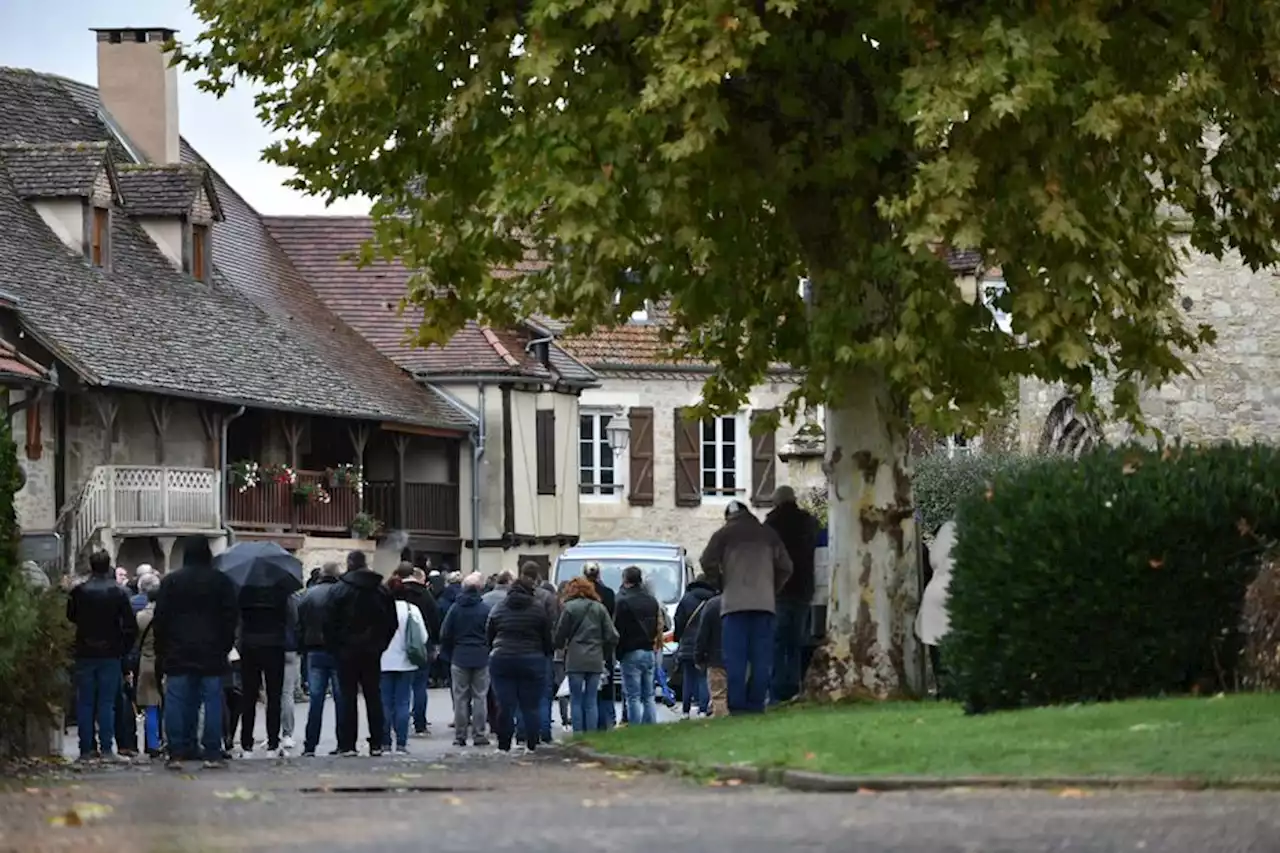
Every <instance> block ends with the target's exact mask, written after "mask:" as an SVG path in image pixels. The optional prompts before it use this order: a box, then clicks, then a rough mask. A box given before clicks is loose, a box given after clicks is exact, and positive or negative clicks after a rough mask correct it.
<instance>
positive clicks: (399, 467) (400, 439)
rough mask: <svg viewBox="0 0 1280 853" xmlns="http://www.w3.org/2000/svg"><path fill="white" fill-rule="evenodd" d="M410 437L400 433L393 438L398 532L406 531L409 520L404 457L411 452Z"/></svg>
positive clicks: (396, 524)
mask: <svg viewBox="0 0 1280 853" xmlns="http://www.w3.org/2000/svg"><path fill="white" fill-rule="evenodd" d="M409 438H410V437H409V436H408V435H406V434H405V433H402V432H398V433H396V434H395V436H393V438H392V441H393V442H394V443H395V446H396V517H395V526H396V529H397V530H404V529H405V521H406V519H407V518H408V509H409V508H408V506H407V503H408V490H407V489H406V488H405V480H404V457H405V453H406V452H407V451H408V450H409Z"/></svg>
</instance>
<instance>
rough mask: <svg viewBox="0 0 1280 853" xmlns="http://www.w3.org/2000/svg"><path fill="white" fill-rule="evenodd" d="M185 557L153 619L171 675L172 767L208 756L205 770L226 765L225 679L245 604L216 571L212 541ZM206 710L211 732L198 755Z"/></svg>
mask: <svg viewBox="0 0 1280 853" xmlns="http://www.w3.org/2000/svg"><path fill="white" fill-rule="evenodd" d="M183 554H184V565H183V567H182V568H181V569H178V570H177V571H175V572H170V573H169V574H168V575H167V576H166V577H165V579H164V580H163V581H161V583H160V591H159V593H157V595H156V611H155V616H153V617H152V619H151V633H152V635H153V636H154V637H155V649H156V661H157V662H158V664H159V667H160V670H161V671H162V672H163V673H164V676H165V694H164V698H165V703H164V716H165V729H166V731H167V732H168V735H169V761H168V764H167V766H168V767H169V768H170V769H173V770H181V769H182V762H183V761H193V760H195V759H196V758H198V757H201V756H202V757H203V758H204V762H205V766H206V767H209V768H215V767H224V766H226V762H225V761H224V759H223V756H222V743H223V732H222V675H223V673H225V672H226V671H227V670H228V668H229V664H228V660H227V658H228V656H229V655H230V654H231V650H232V649H233V648H234V647H235V642H236V628H237V626H238V624H239V621H240V605H239V601H238V598H237V595H236V586H235V584H234V583H232V581H231V579H230V578H228V577H227V576H226V575H224V574H223V573H222V572H219V571H218V570H217V569H215V568H214V567H213V554H212V553H211V552H210V550H209V540H208V539H206V538H204V537H203V536H199V537H194V536H193V537H190V538H188V539H187V541H186V544H185V547H184V548H183ZM201 705H203V706H204V732H203V733H202V736H201V738H200V744H199V746H200V747H201V749H199V750H198V749H197V744H196V726H197V723H198V719H199V716H200V707H201Z"/></svg>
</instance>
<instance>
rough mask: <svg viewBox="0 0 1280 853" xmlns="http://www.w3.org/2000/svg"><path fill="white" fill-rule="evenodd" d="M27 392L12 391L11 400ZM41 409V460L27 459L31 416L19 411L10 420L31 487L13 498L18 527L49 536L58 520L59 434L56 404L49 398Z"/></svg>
mask: <svg viewBox="0 0 1280 853" xmlns="http://www.w3.org/2000/svg"><path fill="white" fill-rule="evenodd" d="M22 394H23V392H21V391H12V392H10V400H12V401H13V402H17V401H18V400H20V399H22ZM39 406H40V448H41V453H40V458H39V459H30V458H28V457H27V413H26V411H25V410H24V411H20V412H17V413H16V414H15V415H14V416H13V419H12V420H11V421H10V424H11V428H12V430H13V441H14V444H16V445H17V448H18V464H19V465H21V466H22V470H23V471H24V472H26V475H27V484H26V485H25V486H23V487H22V489H21V490H19V491H18V493H17V494H15V495H14V496H13V503H14V510H15V513H16V514H17V517H18V526H19V527H20V528H21V529H22V531H23V532H24V533H47V532H49V531H51V530H53V526H54V522H55V521H56V520H57V517H58V508H57V506H56V505H55V496H54V488H53V483H54V464H55V460H56V459H57V446H58V439H57V436H58V433H57V428H56V424H55V423H54V419H53V401H52V399H51V398H50V397H49V396H48V395H46V397H45V399H43V400H41V401H40V403H39Z"/></svg>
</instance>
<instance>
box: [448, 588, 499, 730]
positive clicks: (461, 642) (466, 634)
mask: <svg viewBox="0 0 1280 853" xmlns="http://www.w3.org/2000/svg"><path fill="white" fill-rule="evenodd" d="M483 583H484V580H483V578H482V577H481V575H480V573H479V572H476V573H475V574H472V575H468V576H467V577H466V578H465V579H464V580H463V582H462V594H461V595H459V596H458V598H457V599H456V600H455V601H454V602H453V607H450V608H449V615H448V616H446V617H444V625H443V626H442V627H441V629H440V648H441V651H443V652H444V653H446V654H448V656H449V662H450V667H449V668H450V676H451V678H452V679H453V743H454V745H455V746H466V745H467V731H468V728H469V729H470V731H471V738H472V740H471V742H472V743H473V744H474V745H475V746H488V745H489V739H488V738H487V737H485V731H486V728H485V727H486V725H487V724H488V703H487V701H486V699H487V697H488V695H489V640H488V635H487V634H486V629H487V625H488V621H489V605H487V604H485V603H484V599H483V597H482V596H481V595H480V589H481V586H482V584H483Z"/></svg>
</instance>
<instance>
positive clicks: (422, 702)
mask: <svg viewBox="0 0 1280 853" xmlns="http://www.w3.org/2000/svg"><path fill="white" fill-rule="evenodd" d="M391 581H392V584H391V587H390V588H391V591H392V592H391V594H392V595H393V596H395V598H397V599H398V600H400V601H407V602H409V603H410V604H413V605H416V606H417V608H418V612H419V613H420V614H422V621H423V622H424V623H425V624H426V626H427V645H428V647H429V648H430V649H432V650H434V649H438V648H439V647H440V608H439V606H438V605H437V604H436V601H435V599H434V598H432V597H431V590H429V589H427V574H426V572H424V571H422V569H419V568H415V567H414V565H413V564H412V563H407V562H405V563H401V564H400V565H399V566H397V567H396V570H395V571H394V572H392V578H391ZM450 609H452V608H450ZM434 660H435V658H434V657H433V658H432V663H434ZM432 663H427V664H424V665H423V666H420V667H419V668H418V669H417V670H416V671H415V672H414V674H413V684H412V686H411V692H412V694H413V712H412V717H413V733H414V735H415V736H417V737H426V736H427V735H428V734H429V733H430V726H428V725H427V696H428V693H427V688H428V687H430V686H431V668H432Z"/></svg>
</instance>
